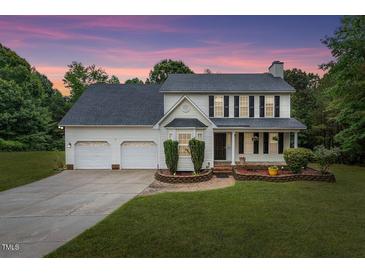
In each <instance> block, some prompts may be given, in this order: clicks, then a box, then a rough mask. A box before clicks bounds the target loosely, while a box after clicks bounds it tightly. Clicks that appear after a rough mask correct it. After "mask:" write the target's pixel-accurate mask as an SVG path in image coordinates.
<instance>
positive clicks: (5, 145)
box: [0, 138, 27, 151]
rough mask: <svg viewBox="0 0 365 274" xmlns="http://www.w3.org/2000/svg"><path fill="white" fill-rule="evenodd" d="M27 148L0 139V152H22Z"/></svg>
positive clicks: (18, 143) (15, 142)
mask: <svg viewBox="0 0 365 274" xmlns="http://www.w3.org/2000/svg"><path fill="white" fill-rule="evenodd" d="M26 148H27V147H26V145H24V144H23V143H21V142H18V141H11V140H7V141H6V140H4V139H1V138H0V151H23V150H25V149H26Z"/></svg>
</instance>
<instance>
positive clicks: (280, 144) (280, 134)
mask: <svg viewBox="0 0 365 274" xmlns="http://www.w3.org/2000/svg"><path fill="white" fill-rule="evenodd" d="M278 146H279V148H278V152H279V154H282V153H283V151H284V133H283V132H279V144H278Z"/></svg>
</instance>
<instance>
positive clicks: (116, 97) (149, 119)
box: [60, 84, 164, 126]
mask: <svg viewBox="0 0 365 274" xmlns="http://www.w3.org/2000/svg"><path fill="white" fill-rule="evenodd" d="M160 87H161V86H160V85H141V84H124V85H121V84H95V85H91V86H90V87H89V88H87V90H85V92H84V93H83V94H82V95H81V97H80V98H79V99H78V100H77V102H76V103H75V104H74V105H73V107H72V108H71V109H70V110H69V111H68V112H67V114H66V115H65V117H63V119H62V120H61V122H60V126H65V125H154V124H155V123H156V122H158V121H159V120H160V119H161V117H162V116H163V110H164V108H163V94H162V93H160V92H159V89H160Z"/></svg>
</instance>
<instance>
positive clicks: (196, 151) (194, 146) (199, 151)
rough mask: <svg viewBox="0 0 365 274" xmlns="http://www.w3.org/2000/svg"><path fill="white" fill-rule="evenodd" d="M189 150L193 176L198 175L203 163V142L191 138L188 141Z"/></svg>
mask: <svg viewBox="0 0 365 274" xmlns="http://www.w3.org/2000/svg"><path fill="white" fill-rule="evenodd" d="M189 149H190V154H191V161H192V162H193V165H194V172H195V174H199V172H200V170H201V169H202V165H203V162H204V151H205V142H204V141H199V140H197V139H195V138H193V139H191V140H190V141H189Z"/></svg>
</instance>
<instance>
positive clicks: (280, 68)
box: [269, 61, 284, 79]
mask: <svg viewBox="0 0 365 274" xmlns="http://www.w3.org/2000/svg"><path fill="white" fill-rule="evenodd" d="M269 73H271V74H272V75H273V76H274V77H280V78H282V79H284V63H283V62H280V61H274V62H272V64H271V66H270V67H269Z"/></svg>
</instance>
